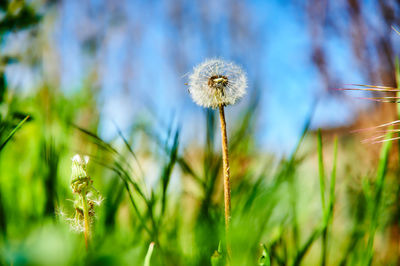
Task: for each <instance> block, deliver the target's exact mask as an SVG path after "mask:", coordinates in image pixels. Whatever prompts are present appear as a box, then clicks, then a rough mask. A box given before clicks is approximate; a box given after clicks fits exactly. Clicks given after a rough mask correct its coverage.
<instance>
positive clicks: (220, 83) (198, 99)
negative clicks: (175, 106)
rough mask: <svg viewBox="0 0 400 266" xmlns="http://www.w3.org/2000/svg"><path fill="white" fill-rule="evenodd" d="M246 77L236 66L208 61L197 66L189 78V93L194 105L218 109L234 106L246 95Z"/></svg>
mask: <svg viewBox="0 0 400 266" xmlns="http://www.w3.org/2000/svg"><path fill="white" fill-rule="evenodd" d="M246 88H247V77H246V74H245V73H244V71H243V70H242V69H241V68H240V67H239V66H238V65H236V64H234V63H232V62H227V61H224V60H221V59H209V60H206V61H204V62H203V63H201V64H199V65H197V66H196V67H194V69H193V73H192V74H191V75H190V76H189V92H190V95H191V96H192V99H193V101H194V102H195V103H197V104H198V105H200V106H203V107H207V108H209V107H211V108H218V107H219V106H226V105H231V104H235V103H236V102H237V101H238V100H240V99H241V98H242V97H243V96H244V95H245V94H246Z"/></svg>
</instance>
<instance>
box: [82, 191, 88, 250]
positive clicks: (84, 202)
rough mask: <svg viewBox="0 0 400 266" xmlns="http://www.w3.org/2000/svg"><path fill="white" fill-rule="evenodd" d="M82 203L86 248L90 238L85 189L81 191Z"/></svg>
mask: <svg viewBox="0 0 400 266" xmlns="http://www.w3.org/2000/svg"><path fill="white" fill-rule="evenodd" d="M82 203H83V219H84V223H85V229H84V230H85V231H84V234H85V245H86V250H88V248H89V238H90V223H89V208H88V204H87V198H86V191H83V193H82Z"/></svg>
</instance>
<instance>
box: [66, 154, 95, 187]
mask: <svg viewBox="0 0 400 266" xmlns="http://www.w3.org/2000/svg"><path fill="white" fill-rule="evenodd" d="M88 162H89V157H88V156H84V157H83V158H81V156H80V155H79V154H77V155H75V156H74V157H73V158H72V174H71V188H72V191H73V192H74V193H78V194H79V193H81V191H82V190H83V189H87V188H88V187H89V185H90V184H91V183H92V182H93V181H92V180H91V179H90V177H89V176H88V175H87V171H86V166H87V163H88Z"/></svg>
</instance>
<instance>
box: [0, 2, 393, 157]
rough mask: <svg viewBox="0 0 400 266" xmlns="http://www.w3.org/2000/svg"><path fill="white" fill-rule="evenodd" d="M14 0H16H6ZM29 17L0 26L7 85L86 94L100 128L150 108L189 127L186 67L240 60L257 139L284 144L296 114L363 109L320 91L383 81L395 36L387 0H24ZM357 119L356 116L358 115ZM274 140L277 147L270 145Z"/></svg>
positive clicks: (348, 120) (127, 121)
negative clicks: (87, 90)
mask: <svg viewBox="0 0 400 266" xmlns="http://www.w3.org/2000/svg"><path fill="white" fill-rule="evenodd" d="M17 2H18V1H17ZM30 5H31V6H32V8H34V10H35V12H36V15H37V16H40V23H39V24H38V25H36V26H34V28H31V27H30V28H29V29H26V30H21V31H18V32H13V33H9V34H3V37H2V39H3V42H2V54H3V55H8V56H13V55H18V56H19V57H22V58H20V60H18V62H16V63H14V64H10V65H7V66H6V67H5V70H4V72H5V76H6V79H7V82H8V87H9V90H10V91H15V92H18V93H23V94H25V95H27V94H32V93H34V92H35V91H37V88H38V87H41V86H43V85H47V86H51V87H55V88H57V90H59V91H60V92H62V93H64V94H65V95H71V94H73V93H77V92H78V91H79V90H81V89H82V87H84V86H85V85H86V86H88V84H90V87H91V89H92V90H94V91H95V92H96V93H95V94H96V95H95V96H94V100H95V101H96V103H97V106H96V107H97V109H98V112H99V119H100V121H99V123H100V125H99V126H100V131H101V135H102V136H105V137H107V138H110V137H112V136H113V135H115V130H113V122H112V121H115V123H117V124H118V125H119V126H120V127H121V128H122V129H127V128H128V127H129V126H130V125H131V124H132V123H133V122H132V120H133V119H134V117H135V116H137V115H139V114H140V115H142V114H144V113H153V114H154V115H156V116H157V117H159V118H160V119H162V120H164V119H171V117H174V118H176V119H177V120H178V121H179V122H180V123H181V124H183V123H185V126H184V127H183V130H182V133H183V135H184V138H185V139H186V140H190V138H191V136H193V133H194V132H198V130H201V129H200V128H198V127H199V123H196V122H194V121H198V120H200V119H201V112H202V111H203V110H202V109H201V108H200V107H197V106H195V104H193V102H192V101H191V99H190V97H189V95H188V92H187V88H186V86H185V85H184V84H185V83H186V82H187V74H188V73H190V72H191V70H192V68H193V66H195V65H196V64H198V63H200V62H202V61H203V60H204V59H206V58H210V57H211V58H212V57H221V58H224V59H227V60H232V61H235V62H237V63H238V64H240V65H241V66H242V67H243V68H244V69H245V70H246V72H247V73H248V76H249V92H248V96H247V97H246V98H245V99H244V100H243V101H242V103H241V104H240V105H239V106H238V107H235V108H229V110H228V115H229V116H233V117H235V116H236V113H237V112H238V111H239V110H240V109H241V108H243V107H244V106H246V104H247V103H248V102H249V101H250V99H251V96H252V95H254V94H257V95H258V96H257V97H258V98H259V101H260V102H259V113H258V117H257V141H258V142H259V143H260V144H261V145H262V146H263V147H264V148H265V149H267V150H272V151H274V152H278V153H282V152H288V151H290V149H292V148H293V147H294V145H295V143H296V141H297V139H298V137H299V135H300V134H301V132H302V128H303V126H304V124H305V121H306V120H307V119H308V117H309V116H310V113H313V119H312V127H313V128H316V127H324V128H335V127H341V126H348V125H351V124H352V123H354V122H355V121H356V120H357V118H358V116H359V113H360V112H359V111H360V110H362V108H363V107H365V106H366V105H367V103H365V102H364V101H361V100H355V99H354V98H351V97H348V95H347V94H343V93H341V92H337V91H334V90H332V89H335V88H338V87H342V86H343V84H348V83H357V84H375V85H388V86H393V85H394V74H393V69H394V59H395V55H396V54H398V52H399V48H397V47H399V44H400V38H399V36H398V35H396V33H395V32H394V31H393V30H392V28H391V26H396V25H397V24H398V22H399V21H398V20H399V15H398V14H399V12H398V8H399V7H398V5H396V2H395V1H344V0H343V1H306V2H304V1H244V2H243V1H175V0H174V1H118V2H115V1H101V0H99V1H48V2H46V1H32V3H30ZM366 119H368V117H366ZM277 143H279V145H277Z"/></svg>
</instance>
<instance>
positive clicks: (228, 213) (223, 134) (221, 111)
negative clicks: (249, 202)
mask: <svg viewBox="0 0 400 266" xmlns="http://www.w3.org/2000/svg"><path fill="white" fill-rule="evenodd" d="M219 118H220V120H221V137H222V162H223V171H224V172H223V173H224V202H225V234H226V249H227V253H228V257H230V253H231V248H230V241H229V228H230V220H231V186H230V173H229V156H228V138H227V134H226V121H225V112H224V106H223V105H220V106H219Z"/></svg>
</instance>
